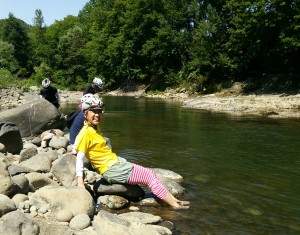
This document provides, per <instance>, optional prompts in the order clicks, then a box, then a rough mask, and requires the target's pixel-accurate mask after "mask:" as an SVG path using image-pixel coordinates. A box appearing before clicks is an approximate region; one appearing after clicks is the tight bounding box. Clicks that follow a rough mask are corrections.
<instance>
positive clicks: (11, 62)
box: [0, 40, 18, 73]
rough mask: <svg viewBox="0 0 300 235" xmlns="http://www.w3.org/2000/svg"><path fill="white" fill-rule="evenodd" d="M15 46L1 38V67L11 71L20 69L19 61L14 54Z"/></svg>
mask: <svg viewBox="0 0 300 235" xmlns="http://www.w3.org/2000/svg"><path fill="white" fill-rule="evenodd" d="M13 54H14V46H13V45H12V44H9V43H7V42H3V41H1V40H0V68H1V69H7V70H9V71H10V72H11V73H13V72H15V71H16V70H17V69H18V62H17V60H16V58H15V57H14V56H13Z"/></svg>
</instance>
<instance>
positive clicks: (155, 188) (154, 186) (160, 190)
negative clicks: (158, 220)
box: [128, 164, 168, 199]
mask: <svg viewBox="0 0 300 235" xmlns="http://www.w3.org/2000/svg"><path fill="white" fill-rule="evenodd" d="M128 184H144V185H147V186H148V187H149V188H150V190H151V192H152V193H153V194H154V195H155V196H157V197H158V198H160V199H162V198H164V197H165V196H166V195H167V193H168V190H167V189H166V188H165V186H163V184H162V183H161V182H160V180H159V179H158V178H157V176H156V175H155V173H154V171H153V170H150V169H148V168H146V167H142V166H140V165H136V164H133V168H132V171H131V175H130V177H129V179H128Z"/></svg>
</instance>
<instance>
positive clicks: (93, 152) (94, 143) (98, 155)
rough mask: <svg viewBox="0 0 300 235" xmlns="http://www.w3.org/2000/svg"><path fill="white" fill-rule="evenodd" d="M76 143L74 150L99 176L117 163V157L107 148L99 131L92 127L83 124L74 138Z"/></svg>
mask: <svg viewBox="0 0 300 235" xmlns="http://www.w3.org/2000/svg"><path fill="white" fill-rule="evenodd" d="M76 143H78V145H77V147H76V150H77V151H81V152H83V153H84V154H85V155H86V157H87V158H88V160H89V161H90V163H91V164H92V165H93V167H94V168H95V170H96V171H97V172H98V173H100V174H103V173H104V172H106V171H107V170H108V168H109V167H111V166H112V165H113V164H114V163H116V162H119V160H118V158H117V155H116V154H115V153H113V152H112V150H111V149H110V148H109V147H108V146H107V144H106V140H105V138H104V137H103V136H101V134H100V130H99V129H98V130H97V131H96V130H95V129H94V128H93V127H91V126H89V125H87V124H84V126H83V127H82V129H81V130H80V132H79V133H78V135H77V137H76Z"/></svg>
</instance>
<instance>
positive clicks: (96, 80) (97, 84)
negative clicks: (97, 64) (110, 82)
mask: <svg viewBox="0 0 300 235" xmlns="http://www.w3.org/2000/svg"><path fill="white" fill-rule="evenodd" d="M93 84H95V85H96V86H97V87H99V88H101V87H102V85H103V81H102V79H101V78H97V77H95V78H94V80H93Z"/></svg>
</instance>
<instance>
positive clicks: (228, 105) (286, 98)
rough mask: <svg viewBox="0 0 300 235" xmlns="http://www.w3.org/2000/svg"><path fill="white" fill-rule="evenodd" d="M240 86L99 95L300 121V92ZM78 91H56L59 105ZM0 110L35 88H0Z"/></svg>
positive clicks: (77, 95) (31, 94)
mask: <svg viewBox="0 0 300 235" xmlns="http://www.w3.org/2000/svg"><path fill="white" fill-rule="evenodd" d="M240 90H241V89H240V86H239V85H236V86H233V87H232V88H231V89H228V90H226V91H223V92H219V93H215V94H209V95H195V94H189V93H188V92H187V91H185V90H181V91H180V92H178V91H175V90H172V89H169V90H166V91H165V92H163V93H160V94H152V95H148V94H146V93H145V89H143V88H141V89H137V90H133V91H132V90H131V91H125V92H124V91H123V90H120V89H119V90H115V91H111V92H107V93H103V94H100V95H106V96H135V97H137V98H138V97H153V98H162V99H168V100H177V101H180V102H181V103H182V107H183V108H192V109H202V110H208V111H212V112H225V113H229V114H231V115H239V116H240V115H259V116H265V117H270V118H300V93H298V94H293V95H287V94H247V95H243V94H242V93H241V92H240ZM81 96H82V92H79V91H60V97H61V102H62V103H64V102H79V101H80V97H81ZM0 97H1V98H0V101H1V102H0V110H5V109H9V108H12V107H16V106H18V105H20V104H24V103H26V102H28V101H31V100H32V99H38V98H39V96H38V89H37V88H32V89H31V90H30V91H26V92H24V91H21V90H19V89H15V88H11V89H0Z"/></svg>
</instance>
